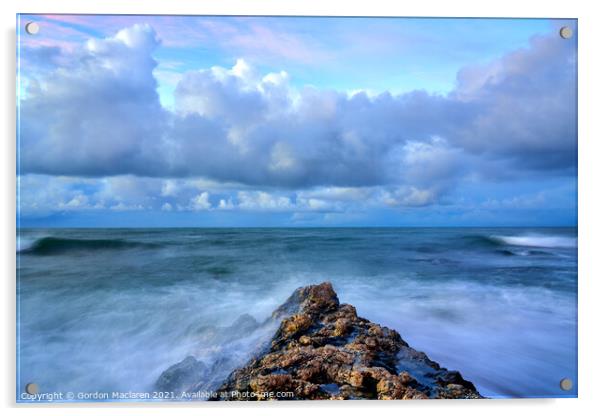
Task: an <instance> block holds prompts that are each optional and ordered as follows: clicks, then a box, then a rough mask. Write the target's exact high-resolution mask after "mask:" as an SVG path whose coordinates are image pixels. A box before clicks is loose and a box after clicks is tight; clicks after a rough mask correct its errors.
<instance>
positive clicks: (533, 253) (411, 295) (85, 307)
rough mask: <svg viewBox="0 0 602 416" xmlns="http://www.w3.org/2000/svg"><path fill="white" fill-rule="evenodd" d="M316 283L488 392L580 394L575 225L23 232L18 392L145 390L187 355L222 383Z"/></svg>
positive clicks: (78, 394) (86, 394) (84, 394)
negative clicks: (290, 303) (328, 285)
mask: <svg viewBox="0 0 602 416" xmlns="http://www.w3.org/2000/svg"><path fill="white" fill-rule="evenodd" d="M323 281H330V282H332V284H333V286H334V289H335V290H336V292H337V293H338V296H339V299H340V301H341V302H342V303H350V304H352V305H354V306H355V307H356V309H357V312H358V315H360V316H362V317H365V318H367V319H369V320H371V321H373V322H375V323H378V324H381V325H384V326H387V327H389V328H394V329H395V330H397V331H398V332H399V333H400V334H401V336H402V338H403V339H404V340H405V341H406V342H408V343H409V344H410V346H412V347H413V348H415V349H417V350H420V351H424V352H425V353H426V354H427V355H428V356H429V357H430V358H431V359H432V360H435V361H437V362H438V363H439V364H441V366H443V367H446V368H448V369H450V370H458V371H460V373H461V374H462V375H463V376H464V378H466V379H467V380H470V381H472V382H473V383H474V384H475V385H476V387H477V389H478V390H479V392H480V393H481V394H482V395H484V396H486V397H491V398H514V397H530V398H543V397H576V396H577V389H578V383H577V228H213V229H212V228H173V229H169V228H148V229H141V228H131V229H115V228H111V229H99V228H89V229H58V228H53V229H31V228H27V229H25V228H22V229H19V230H17V384H18V386H19V391H23V389H24V388H25V386H26V385H27V384H28V383H35V384H36V385H37V386H38V389H39V391H40V392H47V393H57V392H60V393H64V394H67V393H70V394H71V396H73V395H74V394H75V399H76V400H78V399H79V400H82V401H87V400H98V399H99V398H100V399H101V400H104V399H106V400H111V397H113V396H111V394H112V393H114V392H118V393H119V392H121V393H123V392H126V393H127V392H129V393H143V392H153V391H154V390H155V382H156V380H157V378H158V377H159V376H160V375H161V373H162V372H163V371H164V370H166V369H167V368H169V367H170V366H171V365H173V364H176V363H178V362H180V361H182V360H183V359H184V358H186V357H187V356H193V357H195V358H196V359H197V360H200V361H202V362H203V363H205V364H206V365H207V366H209V367H211V368H212V369H213V370H212V372H213V374H214V380H213V381H212V383H213V384H211V383H210V384H208V386H212V387H215V386H218V385H219V383H220V382H221V381H222V379H223V378H225V377H226V376H227V375H228V374H229V373H230V372H231V371H232V370H233V369H235V368H236V367H237V366H240V365H243V364H244V363H245V362H246V361H247V360H248V359H249V358H250V357H252V356H253V354H254V353H256V351H257V348H258V345H260V344H261V343H262V342H265V341H266V340H268V339H269V338H270V337H271V335H272V334H273V331H274V329H275V328H274V327H270V326H269V325H267V326H262V327H261V328H262V329H261V330H251V331H249V330H248V328H249V325H247V324H248V323H249V322H255V321H256V322H260V323H261V322H264V321H265V320H266V319H267V318H269V316H270V314H271V312H272V311H273V310H274V309H275V308H276V307H278V305H280V304H281V303H283V302H284V301H285V300H286V299H287V298H288V296H289V295H290V294H291V293H292V292H293V290H294V289H296V288H297V287H300V286H305V285H309V284H315V283H320V282H323ZM251 327H252V325H251ZM563 379H570V380H571V381H572V383H573V385H572V388H571V389H570V390H568V391H564V390H562V389H561V388H560V381H561V380H563ZM104 393H107V395H106V396H105V395H104ZM94 394H95V395H94ZM71 396H70V397H71ZM120 397H125V396H120ZM17 400H18V401H27V400H24V399H23V396H21V395H20V394H18V397H17Z"/></svg>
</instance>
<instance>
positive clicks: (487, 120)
mask: <svg viewBox="0 0 602 416" xmlns="http://www.w3.org/2000/svg"><path fill="white" fill-rule="evenodd" d="M157 45H158V40H157V39H156V35H155V33H154V31H153V30H152V28H150V27H149V26H144V25H136V26H133V27H131V28H128V29H124V30H122V31H121V32H119V33H118V34H117V35H116V36H115V37H113V38H108V39H104V40H92V41H89V42H88V43H87V44H86V45H85V47H83V48H82V49H81V50H78V51H77V52H74V53H73V56H71V57H70V59H69V61H68V63H65V61H64V60H63V61H62V63H63V65H62V66H61V67H57V68H55V70H53V71H47V72H46V75H40V73H38V72H35V71H34V70H31V71H30V78H31V80H30V81H29V83H28V85H29V87H28V89H27V92H26V95H25V98H24V99H23V100H22V101H21V140H22V142H21V144H22V146H21V171H22V173H41V174H51V175H72V176H111V175H119V174H133V175H139V176H154V177H193V176H203V177H207V178H211V179H213V180H217V181H234V182H240V183H243V184H252V185H261V186H279V187H292V188H294V187H297V188H300V187H309V186H318V185H324V186H378V185H383V186H401V187H402V188H400V189H407V192H404V193H403V195H402V196H400V198H401V200H403V198H408V196H412V195H414V196H415V197H416V198H414V199H413V200H415V201H416V204H417V205H420V204H421V201H423V202H424V203H425V204H427V203H431V202H432V201H434V200H436V198H437V196H438V195H441V194H443V193H445V190H446V189H447V188H449V187H451V186H453V184H454V182H455V180H456V178H458V177H460V176H462V175H466V174H468V173H474V174H477V175H485V176H502V175H503V174H504V172H503V171H504V170H517V171H534V172H537V171H547V172H550V171H556V172H558V173H561V172H562V171H563V170H567V169H571V168H574V167H575V164H576V128H575V127H576V108H575V105H574V104H575V91H576V64H575V63H576V56H575V45H574V40H562V39H560V38H559V37H558V36H546V37H543V36H541V37H535V38H533V39H532V41H531V44H530V46H529V47H528V48H526V49H523V50H519V51H515V52H513V53H510V54H508V55H506V56H503V57H501V58H500V59H498V60H495V61H493V62H491V63H489V64H487V65H483V66H474V67H467V68H464V69H463V70H461V71H460V72H459V74H458V84H457V88H456V89H455V90H454V91H452V92H451V93H450V94H448V95H446V96H443V95H433V94H429V93H427V92H424V91H413V92H410V93H406V94H401V95H397V96H393V95H391V94H389V93H383V94H380V95H378V96H368V95H367V94H365V93H358V94H354V95H349V94H346V93H341V92H336V91H328V90H319V89H315V88H311V87H305V88H302V89H295V88H293V87H291V86H290V84H289V83H288V75H287V74H286V73H284V72H281V73H272V74H268V75H265V76H261V75H260V74H257V73H256V72H255V71H254V69H253V68H251V67H249V66H248V65H247V64H246V63H245V62H244V61H243V60H239V61H238V62H237V64H236V65H235V66H234V67H233V68H232V69H224V68H219V67H214V68H211V69H206V70H202V71H194V72H189V73H187V74H185V75H184V76H183V78H182V79H181V80H180V82H179V84H178V85H177V88H176V92H175V103H176V111H175V112H170V111H167V110H165V109H164V108H163V107H162V106H161V105H160V103H159V97H158V95H157V93H156V88H157V82H156V80H155V77H154V76H153V70H154V69H155V67H156V62H155V60H154V59H153V58H152V55H151V54H152V52H153V50H154V49H155V48H156V46H157ZM49 53H50V52H49ZM63 53H65V52H63ZM25 74H26V75H27V71H25ZM391 195H393V196H394V195H395V192H392V193H391ZM391 204H392V205H394V204H395V200H391Z"/></svg>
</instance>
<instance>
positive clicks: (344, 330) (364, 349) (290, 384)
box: [165, 282, 481, 400]
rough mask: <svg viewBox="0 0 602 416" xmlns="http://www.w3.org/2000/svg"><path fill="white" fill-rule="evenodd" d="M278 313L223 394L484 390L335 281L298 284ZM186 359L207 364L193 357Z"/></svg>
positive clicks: (339, 395) (396, 394)
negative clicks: (366, 313) (354, 301)
mask: <svg viewBox="0 0 602 416" xmlns="http://www.w3.org/2000/svg"><path fill="white" fill-rule="evenodd" d="M271 320H273V321H281V323H280V327H279V328H278V329H277V331H276V334H275V335H274V336H273V338H272V339H271V342H270V344H269V345H267V346H266V347H265V348H264V350H263V351H262V352H261V353H260V354H258V355H257V356H255V357H254V358H253V359H251V360H250V361H249V362H248V363H247V364H246V365H245V366H244V367H242V368H239V369H237V370H235V371H234V372H232V373H231V374H230V376H229V377H228V378H227V379H226V381H225V382H224V383H223V384H222V385H221V387H219V389H218V390H217V393H218V398H217V399H219V400H265V399H288V400H301V399H309V400H313V399H429V398H441V399H460V398H461V399H473V398H481V396H480V394H479V393H478V392H477V390H476V388H475V386H474V385H473V384H472V383H471V382H470V381H466V380H464V378H462V376H461V375H460V373H459V372H457V371H448V370H447V369H445V368H441V367H440V366H439V364H437V363H436V362H434V361H431V360H430V359H429V358H428V357H427V356H426V354H424V353H422V352H418V351H416V350H414V349H412V348H411V347H410V346H409V345H408V344H407V343H406V342H405V341H404V340H403V339H402V338H401V336H400V335H399V334H398V333H397V332H396V331H395V330H392V329H388V328H385V327H382V326H380V325H377V324H374V323H372V322H370V321H368V320H366V319H364V318H360V317H358V316H357V313H356V310H355V308H354V307H353V306H351V305H347V304H340V303H339V299H338V297H337V294H336V293H335V291H334V290H333V288H332V285H331V284H330V283H328V282H326V283H321V284H319V285H313V286H307V287H302V288H299V289H297V290H295V292H294V293H293V294H292V296H291V297H290V298H289V299H288V300H287V301H286V302H285V303H284V304H283V305H282V306H280V307H279V308H278V309H277V310H276V311H274V313H273V314H272V318H271ZM183 367H191V368H192V370H193V371H194V372H195V373H197V374H200V373H202V372H203V370H204V369H203V368H201V367H199V366H198V365H196V364H195V363H194V362H193V361H191V360H188V362H184V363H183ZM172 370H173V368H172ZM168 376H170V377H168V378H169V379H171V380H174V378H176V377H175V376H174V374H173V371H172V374H169V375H168ZM165 381H167V380H165Z"/></svg>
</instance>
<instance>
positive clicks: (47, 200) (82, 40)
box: [16, 15, 577, 402]
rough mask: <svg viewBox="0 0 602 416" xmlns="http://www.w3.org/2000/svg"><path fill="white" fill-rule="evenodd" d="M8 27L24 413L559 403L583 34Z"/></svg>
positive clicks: (436, 27) (302, 21)
mask: <svg viewBox="0 0 602 416" xmlns="http://www.w3.org/2000/svg"><path fill="white" fill-rule="evenodd" d="M30 23H35V25H33V26H31V25H30V26H26V25H28V24H30ZM26 28H27V29H29V31H28V30H26ZM562 28H564V29H562ZM17 31H18V45H17V46H18V84H17V85H18V91H17V94H18V101H17V103H18V131H17V140H18V172H17V179H18V207H17V208H18V211H17V212H18V215H17V230H16V231H17V236H18V252H17V254H16V255H17V279H18V285H17V287H18V291H17V297H18V299H17V300H18V302H17V305H18V311H17V312H18V313H17V319H18V320H17V330H18V334H17V336H18V338H17V339H18V345H17V347H18V348H17V401H19V402H48V401H58V402H61V401H63V402H70V401H132V400H134V401H194V400H264V399H275V400H293V399H294V400H321V399H416V398H475V399H476V398H481V397H487V398H516V397H540V398H542V397H543V398H545V397H576V396H577V203H576V193H577V131H576V120H577V108H576V86H577V73H576V67H577V21H576V20H570V19H569V20H554V19H428V18H343V17H340V18H339V17H236V16H229V17H225V16H118V15H102V16H101V15H20V16H18V21H17Z"/></svg>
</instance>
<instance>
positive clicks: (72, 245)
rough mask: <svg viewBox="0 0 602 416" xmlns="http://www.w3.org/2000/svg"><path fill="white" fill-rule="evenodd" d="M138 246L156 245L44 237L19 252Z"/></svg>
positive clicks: (109, 240)
mask: <svg viewBox="0 0 602 416" xmlns="http://www.w3.org/2000/svg"><path fill="white" fill-rule="evenodd" d="M137 247H154V245H152V244H148V243H139V242H135V241H127V240H123V239H94V240H88V239H78V238H60V237H43V238H39V239H37V240H35V241H34V242H33V243H32V244H31V245H29V247H25V248H23V249H21V251H19V253H22V254H35V255H52V254H63V253H68V252H73V251H94V250H121V249H127V248H137Z"/></svg>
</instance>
